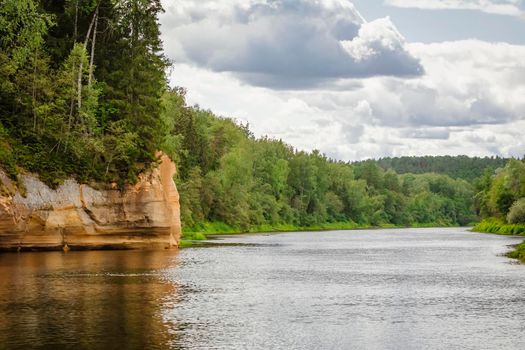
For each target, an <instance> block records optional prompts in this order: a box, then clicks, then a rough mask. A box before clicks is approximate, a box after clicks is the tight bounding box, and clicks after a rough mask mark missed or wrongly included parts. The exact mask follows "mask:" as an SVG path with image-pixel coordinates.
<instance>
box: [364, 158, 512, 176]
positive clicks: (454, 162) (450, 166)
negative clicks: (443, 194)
mask: <svg viewBox="0 0 525 350" xmlns="http://www.w3.org/2000/svg"><path fill="white" fill-rule="evenodd" d="M507 161H508V159H506V158H501V157H484V158H479V157H467V156H423V157H394V158H390V157H387V158H381V159H378V160H377V161H376V162H377V164H378V165H379V166H380V167H381V168H383V169H385V170H388V169H392V170H394V171H395V172H396V173H398V174H406V173H412V174H423V173H438V174H445V175H448V176H450V177H452V178H455V179H463V180H467V181H469V182H471V181H473V180H474V179H476V178H478V177H480V176H482V175H483V173H484V172H485V169H487V168H491V169H492V170H495V169H498V168H501V167H503V166H505V164H506V163H507ZM357 164H359V162H357Z"/></svg>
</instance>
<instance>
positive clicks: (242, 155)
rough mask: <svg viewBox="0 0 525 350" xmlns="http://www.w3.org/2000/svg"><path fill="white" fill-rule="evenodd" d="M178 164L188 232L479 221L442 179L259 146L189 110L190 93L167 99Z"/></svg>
mask: <svg viewBox="0 0 525 350" xmlns="http://www.w3.org/2000/svg"><path fill="white" fill-rule="evenodd" d="M166 105H167V108H166V113H167V116H166V119H168V120H171V121H173V123H174V128H173V129H174V130H175V134H176V135H175V136H174V137H175V138H176V139H178V140H179V145H180V148H179V149H178V150H177V152H176V153H177V154H178V157H179V159H178V164H179V169H180V172H179V178H178V185H179V191H180V192H181V201H182V202H181V203H182V219H183V222H184V224H185V225H186V227H189V228H191V227H197V228H199V227H200V226H202V224H203V223H206V222H223V223H226V224H228V225H230V226H233V227H236V228H238V229H240V230H248V229H249V228H250V227H253V226H257V227H261V226H263V227H267V226H269V227H281V226H282V225H286V224H289V225H293V226H294V227H316V226H319V225H322V224H324V223H355V224H359V225H364V226H367V225H403V226H406V225H465V224H468V223H469V222H472V221H474V220H475V215H474V210H473V188H472V186H471V185H470V184H469V183H467V182H466V181H464V180H454V179H452V178H450V177H448V176H446V175H439V174H420V175H414V174H405V175H397V174H396V173H395V172H394V171H392V170H389V171H385V170H383V169H382V168H380V167H379V166H378V165H377V164H376V163H375V162H372V161H369V162H363V163H360V164H356V165H350V164H347V163H343V162H336V161H333V160H329V159H327V158H326V157H325V156H324V155H322V154H320V153H319V152H316V151H314V152H312V153H305V152H302V151H296V150H294V149H293V148H292V147H290V146H289V145H287V144H285V143H283V142H282V141H279V140H273V139H268V138H262V139H255V138H254V137H253V135H252V134H251V133H250V131H249V130H248V128H247V126H243V125H240V126H238V125H236V124H235V123H234V122H233V121H232V120H229V119H223V118H218V117H216V116H214V115H213V114H212V113H211V112H208V111H203V110H201V109H199V108H196V107H188V106H186V105H185V101H184V91H183V90H175V91H171V92H170V93H168V94H167V96H166Z"/></svg>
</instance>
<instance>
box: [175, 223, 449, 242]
mask: <svg viewBox="0 0 525 350" xmlns="http://www.w3.org/2000/svg"><path fill="white" fill-rule="evenodd" d="M424 227H454V225H450V224H449V223H428V224H415V225H412V226H402V225H393V224H379V225H365V224H357V223H355V222H352V221H350V222H328V223H324V224H318V225H311V226H296V225H293V224H275V225H257V226H251V227H249V228H248V229H242V228H240V227H237V226H231V225H228V224H225V223H222V222H207V223H204V224H200V225H198V226H196V227H191V228H183V229H182V239H181V241H180V245H179V246H180V247H181V248H187V247H193V246H199V245H201V244H200V243H199V242H200V241H204V240H207V239H208V237H207V235H214V236H216V235H235V234H246V233H272V232H275V233H277V232H307V231H334V230H364V229H381V228H424Z"/></svg>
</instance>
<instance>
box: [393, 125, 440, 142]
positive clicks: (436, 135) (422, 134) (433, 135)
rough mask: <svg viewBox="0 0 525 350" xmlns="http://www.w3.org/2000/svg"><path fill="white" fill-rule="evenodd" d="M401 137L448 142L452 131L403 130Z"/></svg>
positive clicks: (430, 129)
mask: <svg viewBox="0 0 525 350" xmlns="http://www.w3.org/2000/svg"><path fill="white" fill-rule="evenodd" d="M400 136H401V137H406V138H410V139H431V140H448V139H449V137H450V130H448V129H447V128H418V129H408V130H402V131H401V132H400Z"/></svg>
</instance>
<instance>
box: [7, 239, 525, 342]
mask: <svg viewBox="0 0 525 350" xmlns="http://www.w3.org/2000/svg"><path fill="white" fill-rule="evenodd" d="M521 240H522V239H520V238H514V237H503V236H493V235H483V234H475V233H471V232H467V231H465V230H463V229H409V230H406V229H403V230H372V231H332V232H312V233H286V234H277V235H275V234H272V235H245V236H234V237H222V238H220V240H217V241H214V242H218V243H224V245H218V246H213V247H202V248H192V249H184V250H182V251H179V252H177V251H121V252H108V251H105V252H69V253H67V254H65V253H27V254H3V255H0V276H1V281H0V349H4V348H5V349H18V348H19V349H28V348H42V349H44V348H45V349H60V348H71V349H73V348H74V349H82V348H96V349H116V348H118V349H524V348H525V336H524V335H523V334H525V333H524V331H525V266H524V265H518V264H516V263H513V262H512V261H511V260H509V259H507V258H505V257H504V256H502V253H504V252H505V251H507V250H508V249H509V248H508V245H510V244H516V243H519V242H520V241H521Z"/></svg>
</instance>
